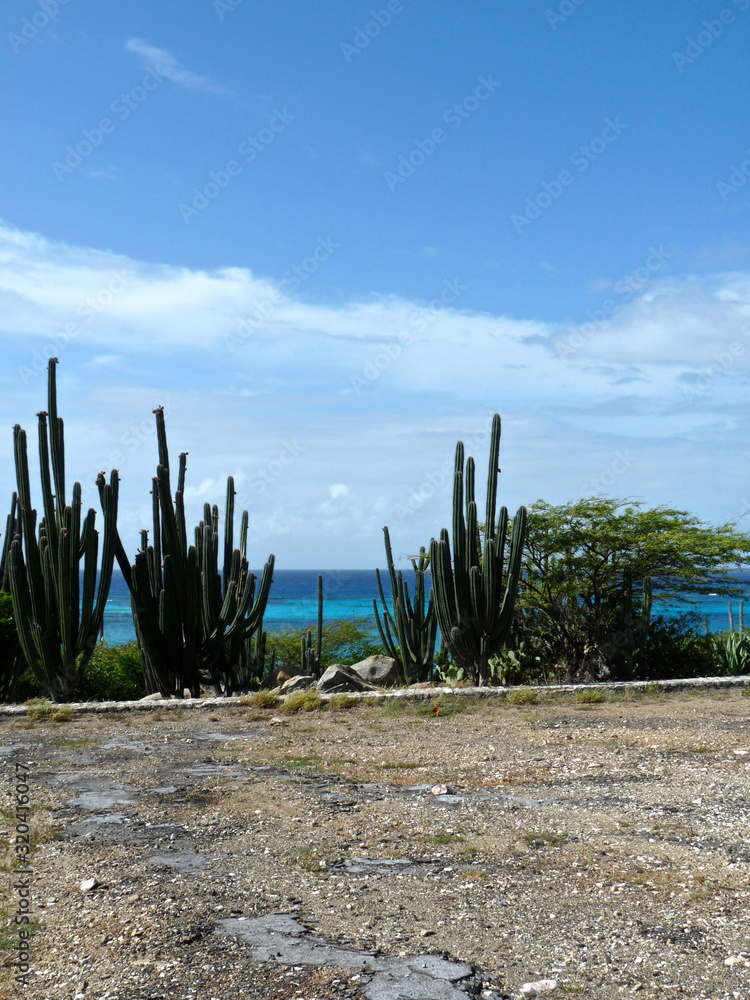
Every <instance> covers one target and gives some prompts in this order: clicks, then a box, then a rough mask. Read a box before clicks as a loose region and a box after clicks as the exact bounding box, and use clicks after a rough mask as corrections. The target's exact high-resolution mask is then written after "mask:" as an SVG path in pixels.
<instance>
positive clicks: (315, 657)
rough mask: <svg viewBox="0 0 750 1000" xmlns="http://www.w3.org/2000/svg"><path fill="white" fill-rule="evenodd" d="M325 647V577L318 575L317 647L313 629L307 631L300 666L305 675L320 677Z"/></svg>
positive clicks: (302, 643) (303, 638)
mask: <svg viewBox="0 0 750 1000" xmlns="http://www.w3.org/2000/svg"><path fill="white" fill-rule="evenodd" d="M322 645H323V577H322V576H321V575H320V574H319V575H318V630H317V633H316V637H315V647H313V641H312V629H308V630H307V635H303V636H302V640H301V646H302V657H301V661H300V665H301V667H302V673H303V674H312V676H313V677H320V675H321V672H322V671H321V669H320V651H321V648H322Z"/></svg>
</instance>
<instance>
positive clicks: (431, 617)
mask: <svg viewBox="0 0 750 1000" xmlns="http://www.w3.org/2000/svg"><path fill="white" fill-rule="evenodd" d="M383 534H384V535H385V556H386V565H387V567H388V579H389V581H390V585H391V608H390V609H389V608H388V604H387V602H386V599H385V594H384V593H383V584H382V583H381V580H380V570H378V569H376V570H375V579H376V581H377V585H378V596H379V597H380V603H381V605H382V611H380V610H379V609H378V604H377V601H376V600H375V599H374V598H373V602H372V609H373V611H374V613H375V621H376V622H377V625H378V632H379V633H380V639H381V641H382V643H383V645H384V646H385V648H386V650H387V651H388V653H389V654H390V655H391V656H392V657H393V658H394V660H396V662H397V663H398V664H399V667H400V670H401V674H402V676H403V679H404V682H405V683H406V684H414V683H416V682H418V681H427V680H431V679H432V673H433V663H434V658H435V639H436V636H437V617H436V615H435V607H434V595H433V593H432V591H431V592H430V594H429V597H428V599H427V605H426V607H425V576H426V574H427V569H428V567H429V564H430V560H429V557H428V555H427V550H426V549H425V548H424V546H422V548H420V550H419V558H418V559H412V561H411V564H412V567H413V569H414V572H415V574H416V580H415V584H414V601H413V603H412V601H411V599H410V598H409V585H408V584H407V583H405V582H404V578H403V573H401V572H400V571H399V572H398V573H396V569H395V567H394V564H393V551H392V549H391V537H390V534H389V532H388V528H387V527H385V528H383Z"/></svg>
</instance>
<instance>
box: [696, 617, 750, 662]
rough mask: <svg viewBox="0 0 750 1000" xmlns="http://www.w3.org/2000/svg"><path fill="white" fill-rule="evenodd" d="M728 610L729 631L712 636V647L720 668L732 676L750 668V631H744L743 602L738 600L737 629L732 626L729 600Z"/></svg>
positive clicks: (732, 619) (732, 618)
mask: <svg viewBox="0 0 750 1000" xmlns="http://www.w3.org/2000/svg"><path fill="white" fill-rule="evenodd" d="M728 611H729V631H728V632H727V633H726V634H725V635H717V636H714V637H713V647H714V650H715V652H716V655H717V657H718V659H719V662H720V663H721V666H722V670H723V671H724V672H726V673H728V674H731V675H733V676H739V675H742V674H746V673H748V671H749V670H750V633H749V632H746V631H745V622H744V608H743V602H742V601H740V613H739V631H735V628H734V616H733V614H732V602H731V601H730V602H729V605H728ZM706 634H708V631H706Z"/></svg>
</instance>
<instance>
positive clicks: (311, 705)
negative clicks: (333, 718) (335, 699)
mask: <svg viewBox="0 0 750 1000" xmlns="http://www.w3.org/2000/svg"><path fill="white" fill-rule="evenodd" d="M320 704H321V702H320V695H319V694H318V692H317V691H315V690H314V689H308V690H307V691H292V693H291V694H288V695H287V696H286V698H285V699H284V704H283V705H282V706H281V708H280V710H279V711H281V712H283V713H284V714H285V715H291V714H292V712H314V711H315V710H316V709H317V708H320Z"/></svg>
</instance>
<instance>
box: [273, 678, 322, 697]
mask: <svg viewBox="0 0 750 1000" xmlns="http://www.w3.org/2000/svg"><path fill="white" fill-rule="evenodd" d="M311 687H315V678H314V677H313V675H312V674H297V676H296V677H290V678H289V680H288V681H284V683H283V684H282V685H281V690H280V692H279V693H280V694H291V693H292V691H304V690H305V689H306V688H311Z"/></svg>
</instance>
